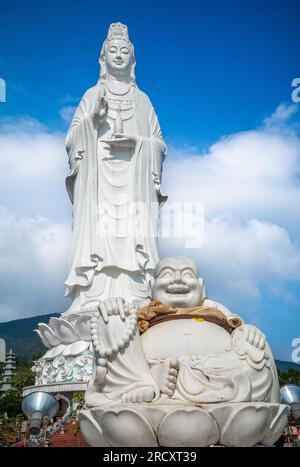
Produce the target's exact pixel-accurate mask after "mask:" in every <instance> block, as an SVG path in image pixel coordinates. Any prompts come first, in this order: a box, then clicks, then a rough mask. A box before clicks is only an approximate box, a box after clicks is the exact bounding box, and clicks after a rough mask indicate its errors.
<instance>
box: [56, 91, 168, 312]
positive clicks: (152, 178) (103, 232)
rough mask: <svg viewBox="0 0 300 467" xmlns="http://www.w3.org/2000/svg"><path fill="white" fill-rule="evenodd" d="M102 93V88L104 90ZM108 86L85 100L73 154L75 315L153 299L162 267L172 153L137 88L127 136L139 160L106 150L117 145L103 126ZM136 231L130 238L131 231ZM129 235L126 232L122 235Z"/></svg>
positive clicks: (70, 290)
mask: <svg viewBox="0 0 300 467" xmlns="http://www.w3.org/2000/svg"><path fill="white" fill-rule="evenodd" d="M101 86H102V85H101ZM99 91H100V84H99V83H98V84H97V85H96V86H94V87H93V88H91V89H89V90H88V91H87V92H86V93H85V95H84V96H83V98H82V100H81V102H80V105H79V107H78V108H77V110H76V113H75V115H74V118H73V121H72V123H71V126H70V129H69V132H68V135H67V140H66V147H67V152H68V155H69V165H70V169H71V174H70V176H69V177H68V178H67V180H66V185H67V190H68V193H69V196H70V199H71V201H72V203H73V205H74V207H73V241H72V250H71V261H70V267H69V274H68V277H67V279H66V282H65V285H66V287H67V295H69V296H70V297H71V298H72V299H73V304H72V306H71V308H70V309H69V310H68V311H69V312H70V311H72V312H77V311H82V310H84V309H87V310H88V309H89V308H90V309H91V308H93V306H95V305H96V303H97V302H99V300H104V299H106V298H109V297H112V296H121V297H123V298H124V299H125V300H126V301H129V302H132V301H139V300H140V301H141V302H142V301H143V300H145V299H147V298H148V297H149V296H150V287H151V281H152V278H153V270H154V267H155V265H156V263H157V261H158V259H159V258H158V253H157V232H158V221H159V204H160V203H161V202H163V201H164V200H165V198H166V197H164V196H163V195H161V193H160V180H161V174H162V163H163V160H164V157H165V155H166V146H165V144H164V141H163V139H162V135H161V130H160V127H159V123H158V120H157V117H156V114H155V112H154V109H153V107H152V105H151V102H150V100H149V98H148V97H147V96H146V95H145V94H144V93H143V92H142V91H140V90H139V89H138V88H136V87H135V86H132V88H131V95H132V102H133V115H132V118H131V119H130V127H127V128H126V125H128V123H127V122H124V133H126V132H127V133H133V134H135V136H136V137H137V144H136V146H135V149H133V150H132V153H131V154H129V152H128V150H127V151H126V150H125V149H124V150H123V149H119V150H118V149H117V148H113V150H109V147H108V146H107V145H106V146H105V144H103V143H101V141H100V140H101V139H103V138H108V139H110V138H111V135H112V133H113V120H111V119H109V118H107V120H106V122H105V123H104V124H102V126H101V124H100V125H99V124H95V121H94V119H93V112H94V108H95V105H96V100H97V99H98V96H99ZM128 231H129V232H128ZM122 232H123V233H122Z"/></svg>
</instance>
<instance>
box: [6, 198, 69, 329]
mask: <svg viewBox="0 0 300 467" xmlns="http://www.w3.org/2000/svg"><path fill="white" fill-rule="evenodd" d="M0 225H1V230H0V284H1V303H0V319H1V321H6V320H12V319H17V318H19V317H24V316H30V315H36V314H43V313H51V312H52V313H57V312H60V311H61V312H63V311H64V307H65V306H66V304H64V299H63V293H64V286H63V282H64V279H65V276H66V272H67V271H66V265H67V263H66V258H67V256H68V246H69V245H70V237H71V230H70V226H69V225H67V224H56V223H53V222H51V221H50V220H49V219H47V218H44V217H41V216H35V217H24V216H23V217H20V216H16V215H15V214H13V213H12V212H10V211H9V210H8V209H7V208H5V207H3V206H0Z"/></svg>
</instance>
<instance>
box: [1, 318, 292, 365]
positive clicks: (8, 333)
mask: <svg viewBox="0 0 300 467" xmlns="http://www.w3.org/2000/svg"><path fill="white" fill-rule="evenodd" d="M51 316H54V317H58V316H60V315H59V314H58V313H54V314H51V315H39V316H33V317H31V318H24V319H17V320H15V321H8V322H7V323H0V337H2V338H3V339H5V341H6V348H7V351H8V350H9V349H10V348H12V349H13V351H14V352H15V353H16V355H17V358H18V361H19V363H22V362H26V361H27V362H28V361H31V360H32V358H33V357H35V358H36V357H38V356H40V355H42V354H43V353H45V351H46V348H45V347H44V345H43V344H42V342H41V340H40V338H39V337H38V335H37V334H36V333H35V332H33V330H34V329H36V328H37V325H38V323H48V322H49V319H50V318H51ZM275 362H276V366H277V368H278V369H279V370H283V371H287V370H289V369H290V368H292V369H295V370H298V371H300V365H298V364H297V363H293V362H284V361H282V360H275Z"/></svg>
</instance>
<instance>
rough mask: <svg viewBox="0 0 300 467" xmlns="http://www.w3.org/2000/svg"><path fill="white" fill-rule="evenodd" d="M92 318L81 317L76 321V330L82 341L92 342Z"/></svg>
mask: <svg viewBox="0 0 300 467" xmlns="http://www.w3.org/2000/svg"><path fill="white" fill-rule="evenodd" d="M90 319H91V318H90V316H86V315H85V316H81V317H80V318H78V320H77V321H76V323H75V325H74V328H75V331H76V333H77V334H78V336H79V337H80V339H81V340H84V341H87V342H91V340H92V336H91V330H90Z"/></svg>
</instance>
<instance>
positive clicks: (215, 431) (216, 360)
mask: <svg viewBox="0 0 300 467" xmlns="http://www.w3.org/2000/svg"><path fill="white" fill-rule="evenodd" d="M91 334H92V340H93V346H94V369H93V377H92V379H91V381H90V383H89V385H88V388H87V391H86V405H87V407H88V409H87V410H86V411H83V412H82V413H81V415H80V421H81V425H82V430H83V434H84V435H85V436H86V438H87V439H88V441H89V442H90V443H91V444H92V445H98V446H111V445H122V446H130V445H131V446H133V445H140V446H150V445H153V446H155V445H156V446H157V445H161V446H164V445H168V446H170V445H172V446H179V445H184V446H206V445H211V444H222V445H229V446H231V445H232V446H240V445H243V446H249V445H254V444H257V443H262V444H266V445H270V444H272V443H273V442H274V441H276V439H277V438H278V437H279V436H280V434H281V430H282V429H283V427H284V424H285V417H286V407H285V406H283V405H280V404H279V384H278V377H277V372H276V367H275V363H274V359H273V356H272V353H271V350H270V347H269V345H268V343H267V340H266V336H265V335H264V334H263V333H262V332H261V331H260V330H259V329H258V328H256V327H255V326H253V325H249V324H245V323H244V321H243V320H242V319H241V318H240V317H239V316H237V315H234V314H233V313H231V312H230V311H229V310H228V309H227V308H226V307H225V306H223V305H222V304H220V303H218V302H215V301H213V300H210V299H208V298H207V297H206V296H205V286H204V281H203V279H202V278H199V275H198V270H197V266H196V265H195V263H194V262H193V261H192V260H191V259H189V258H187V257H182V256H172V257H168V258H165V259H163V260H161V261H160V262H159V263H158V264H157V266H156V269H155V271H154V284H153V288H152V300H151V301H150V302H149V303H148V304H147V305H146V306H144V307H143V308H140V309H136V307H135V306H133V305H132V304H130V303H124V300H123V299H121V298H112V299H108V300H106V301H104V302H102V303H100V304H99V312H98V313H97V315H96V316H94V317H93V318H92V320H91ZM125 407H126V410H125ZM124 410H125V412H124ZM95 414H96V415H95ZM158 414H160V415H158ZM91 417H92V418H91ZM99 417H100V418H99ZM126 417H127V418H128V417H129V418H131V419H132V418H134V425H135V426H136V429H137V430H138V431H136V432H134V433H132V434H131V435H130V430H129V431H128V426H129V425H130V426H131V427H132V426H133V423H132V420H131V422H128V420H127V421H126V426H127V431H126V430H125V431H124V430H123V431H122V433H123V435H122V436H123V438H122V436H121V435H120V434H119V435H118V436H119V437H118V441H113V440H114V437H115V436H116V435H115V434H113V433H115V431H114V432H113V431H112V426H115V424H116V423H117V422H116V420H117V421H118V423H117V425H116V426H118V427H120V426H122V423H125V421H124V420H125V419H126ZM224 417H225V418H224ZM91 420H92V423H93V424H94V425H93V426H95V423H96V422H95V420H96V421H97V423H96V425H97V430H98V435H97V437H96V438H97V439H96V438H95V436H94V435H93V436H94V437H92V438H93V439H92V440H91V438H89V434H90V433H91V430H90V429H87V428H86V426H89V425H90V424H91ZM228 420H231V421H230V423H229V422H228ZM226 423H227V424H228V423H229V425H228V426H227V425H226ZM191 426H193V429H195V427H197V430H198V431H197V435H195V431H193V432H191V429H190V427H191ZM145 427H147V429H146V428H145ZM180 427H181V428H180ZM99 430H100V431H99ZM243 430H244V431H243ZM245 430H246V431H245ZM117 432H119V429H118V430H117ZM99 433H100V434H99ZM141 433H143V434H141ZM195 436H196V439H195ZM184 438H186V441H184V440H183V439H184ZM137 440H140V441H137ZM114 442H117V443H118V444H114ZM133 442H134V443H136V442H138V443H140V444H131V443H133ZM105 443H106V444H105ZM151 443H152V444H151ZM153 443H154V444H153ZM166 443H167V444H166ZM182 443H183V444H182ZM191 443H192V444H191Z"/></svg>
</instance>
